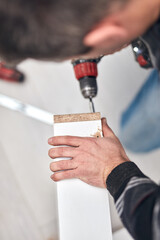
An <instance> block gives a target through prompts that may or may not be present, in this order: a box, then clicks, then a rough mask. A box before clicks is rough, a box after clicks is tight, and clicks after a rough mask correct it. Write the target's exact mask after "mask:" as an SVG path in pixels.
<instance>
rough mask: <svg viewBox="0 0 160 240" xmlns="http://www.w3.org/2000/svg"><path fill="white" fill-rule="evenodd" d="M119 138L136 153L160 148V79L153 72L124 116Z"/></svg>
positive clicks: (156, 72) (155, 71)
mask: <svg viewBox="0 0 160 240" xmlns="http://www.w3.org/2000/svg"><path fill="white" fill-rule="evenodd" d="M119 138H120V140H121V142H122V144H123V145H124V146H125V147H126V148H127V149H128V150H130V151H132V152H136V153H144V152H149V151H152V150H154V149H157V148H159V147H160V78H159V73H158V71H157V70H154V71H152V73H151V74H150V76H149V78H148V79H147V81H146V82H145V84H144V85H143V87H142V88H141V89H140V91H139V93H138V94H137V96H136V97H135V99H134V100H133V102H132V103H131V104H130V106H129V107H128V109H127V110H126V111H125V112H124V113H123V114H122V118H121V123H120V135H119Z"/></svg>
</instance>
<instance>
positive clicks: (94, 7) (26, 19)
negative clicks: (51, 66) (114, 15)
mask: <svg viewBox="0 0 160 240" xmlns="http://www.w3.org/2000/svg"><path fill="white" fill-rule="evenodd" d="M112 1H113V0H112ZM109 2H111V0H108V1H107V0H3V1H1V2H0V23H1V24H0V57H2V58H4V59H5V60H7V61H14V60H23V59H25V58H28V57H30V58H36V59H53V60H58V59H59V60H61V59H65V58H69V57H72V56H76V55H78V54H84V53H86V52H87V51H88V50H89V49H88V48H87V47H85V46H84V45H83V38H84V36H85V35H86V34H87V32H89V30H91V28H92V27H93V26H94V24H96V23H97V22H98V21H99V20H100V19H101V18H102V17H103V16H104V14H106V10H107V4H108V3H109Z"/></svg>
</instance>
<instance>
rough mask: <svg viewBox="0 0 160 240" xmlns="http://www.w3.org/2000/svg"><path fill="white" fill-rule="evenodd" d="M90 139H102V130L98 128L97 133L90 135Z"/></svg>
mask: <svg viewBox="0 0 160 240" xmlns="http://www.w3.org/2000/svg"><path fill="white" fill-rule="evenodd" d="M91 137H94V138H101V137H102V129H100V128H98V131H97V132H95V133H94V134H91Z"/></svg>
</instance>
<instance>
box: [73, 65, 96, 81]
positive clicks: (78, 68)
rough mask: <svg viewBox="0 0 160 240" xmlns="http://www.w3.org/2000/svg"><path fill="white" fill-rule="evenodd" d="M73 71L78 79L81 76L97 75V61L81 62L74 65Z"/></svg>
mask: <svg viewBox="0 0 160 240" xmlns="http://www.w3.org/2000/svg"><path fill="white" fill-rule="evenodd" d="M74 72H75V76H76V78H77V79H78V80H79V79H81V78H83V77H86V76H90V77H97V75H98V71H97V63H96V62H87V61H86V62H83V63H79V64H77V65H75V66H74Z"/></svg>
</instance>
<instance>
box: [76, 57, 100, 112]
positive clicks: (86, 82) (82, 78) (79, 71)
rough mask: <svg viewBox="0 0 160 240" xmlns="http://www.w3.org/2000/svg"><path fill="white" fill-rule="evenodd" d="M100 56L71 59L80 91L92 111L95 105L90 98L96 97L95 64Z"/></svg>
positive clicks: (96, 73)
mask: <svg viewBox="0 0 160 240" xmlns="http://www.w3.org/2000/svg"><path fill="white" fill-rule="evenodd" d="M101 58H102V56H101V57H99V58H95V59H76V60H73V61H72V64H73V67H74V72H75V76H76V78H77V80H78V81H79V83H80V89H81V93H82V95H83V97H84V98H87V99H89V101H90V103H91V107H92V111H93V112H95V107H94V103H93V100H92V99H93V98H94V97H96V95H97V92H98V87H97V80H96V78H97V76H98V69H97V64H98V63H99V62H100V60H101Z"/></svg>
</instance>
